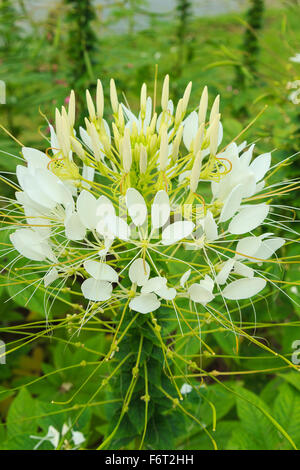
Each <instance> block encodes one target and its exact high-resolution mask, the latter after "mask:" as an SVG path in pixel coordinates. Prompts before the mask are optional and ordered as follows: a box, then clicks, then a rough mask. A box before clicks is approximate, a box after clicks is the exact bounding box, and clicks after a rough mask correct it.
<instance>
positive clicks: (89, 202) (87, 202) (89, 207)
mask: <svg viewBox="0 0 300 470" xmlns="http://www.w3.org/2000/svg"><path fill="white" fill-rule="evenodd" d="M76 205H77V212H78V215H79V218H80V220H81V222H82V224H83V225H84V226H85V227H86V228H88V229H89V230H93V229H95V228H96V226H97V222H98V220H97V217H96V212H97V200H96V198H95V197H94V196H93V195H92V194H91V193H89V192H88V191H86V190H85V189H84V190H83V191H81V193H80V194H79V196H78V198H77V203H76Z"/></svg>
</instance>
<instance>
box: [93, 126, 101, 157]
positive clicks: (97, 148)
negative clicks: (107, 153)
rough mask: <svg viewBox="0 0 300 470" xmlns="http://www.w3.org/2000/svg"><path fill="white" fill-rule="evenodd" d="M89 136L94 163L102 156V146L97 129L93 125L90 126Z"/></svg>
mask: <svg viewBox="0 0 300 470" xmlns="http://www.w3.org/2000/svg"><path fill="white" fill-rule="evenodd" d="M90 134H91V140H92V147H93V152H94V156H95V159H96V161H97V162H98V161H99V160H100V158H101V156H102V146H101V143H100V139H99V135H98V132H97V129H96V127H95V126H94V124H93V123H92V124H91V125H90Z"/></svg>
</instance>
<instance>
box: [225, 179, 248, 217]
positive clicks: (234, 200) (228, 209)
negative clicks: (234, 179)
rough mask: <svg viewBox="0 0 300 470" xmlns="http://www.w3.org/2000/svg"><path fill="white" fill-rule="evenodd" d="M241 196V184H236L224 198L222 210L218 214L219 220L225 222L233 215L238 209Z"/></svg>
mask: <svg viewBox="0 0 300 470" xmlns="http://www.w3.org/2000/svg"><path fill="white" fill-rule="evenodd" d="M242 197H243V185H242V184H238V185H237V186H236V187H235V188H233V190H232V191H231V193H230V194H229V196H228V197H227V198H226V200H225V203H224V206H223V208H222V212H221V215H220V222H226V221H227V220H229V219H231V217H233V216H234V214H235V213H236V211H237V210H238V209H239V207H240V205H241V202H242Z"/></svg>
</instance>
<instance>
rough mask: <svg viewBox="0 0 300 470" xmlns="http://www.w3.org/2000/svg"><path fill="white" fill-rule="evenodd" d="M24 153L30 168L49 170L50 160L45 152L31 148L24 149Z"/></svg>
mask: <svg viewBox="0 0 300 470" xmlns="http://www.w3.org/2000/svg"><path fill="white" fill-rule="evenodd" d="M22 153H23V156H24V158H25V160H26V161H27V163H28V167H29V168H45V169H47V165H48V163H49V162H50V161H51V160H50V158H48V157H47V155H46V154H45V153H44V152H40V150H36V149H33V148H30V147H23V148H22Z"/></svg>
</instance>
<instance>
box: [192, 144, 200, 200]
mask: <svg viewBox="0 0 300 470" xmlns="http://www.w3.org/2000/svg"><path fill="white" fill-rule="evenodd" d="M201 167H202V156H201V150H199V152H198V153H197V155H196V158H195V161H194V164H193V168H192V171H191V175H190V190H191V192H192V193H195V192H196V191H197V187H198V183H199V177H200V173H201Z"/></svg>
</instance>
